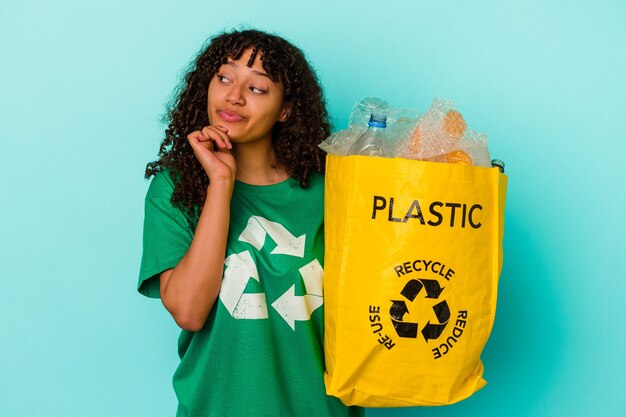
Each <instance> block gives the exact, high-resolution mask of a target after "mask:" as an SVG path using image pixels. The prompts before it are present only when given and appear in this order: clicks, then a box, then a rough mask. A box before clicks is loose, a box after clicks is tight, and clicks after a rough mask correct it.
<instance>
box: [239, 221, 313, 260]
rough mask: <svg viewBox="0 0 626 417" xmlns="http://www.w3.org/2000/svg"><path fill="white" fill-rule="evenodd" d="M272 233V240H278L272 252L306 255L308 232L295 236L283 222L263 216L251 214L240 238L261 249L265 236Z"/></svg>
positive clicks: (298, 255)
mask: <svg viewBox="0 0 626 417" xmlns="http://www.w3.org/2000/svg"><path fill="white" fill-rule="evenodd" d="M266 235H270V237H271V238H272V240H273V241H274V242H276V247H275V248H274V250H273V251H272V252H271V253H272V254H274V255H275V254H282V255H291V256H297V257H299V258H302V257H304V244H305V242H306V234H303V235H302V236H298V237H295V236H294V235H292V234H291V233H290V232H289V230H287V229H286V228H285V227H284V226H283V225H282V224H280V223H276V222H272V221H269V220H267V219H265V218H263V217H261V216H251V217H250V219H248V224H247V225H246V228H245V229H244V231H243V232H241V235H239V240H240V241H242V242H247V243H249V244H251V245H252V246H254V247H255V248H256V250H258V251H261V248H262V247H263V244H264V243H265V236H266Z"/></svg>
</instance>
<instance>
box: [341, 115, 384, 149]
mask: <svg viewBox="0 0 626 417" xmlns="http://www.w3.org/2000/svg"><path fill="white" fill-rule="evenodd" d="M367 125H368V128H367V130H366V131H365V132H363V134H362V135H361V136H359V138H357V140H356V141H354V143H353V144H352V146H350V150H349V154H350V155H363V156H388V153H389V151H388V147H389V144H388V142H387V134H386V132H385V128H386V127H387V116H386V115H384V114H379V113H372V114H371V115H370V121H369V122H368V123H367Z"/></svg>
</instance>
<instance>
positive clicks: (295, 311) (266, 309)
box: [139, 172, 363, 417]
mask: <svg viewBox="0 0 626 417" xmlns="http://www.w3.org/2000/svg"><path fill="white" fill-rule="evenodd" d="M173 190H174V183H173V182H172V179H171V178H170V175H169V173H167V172H163V173H160V174H157V175H156V176H155V177H154V179H153V180H152V183H151V185H150V188H149V190H148V194H147V196H146V212H145V223H144V252H143V258H142V262H141V272H140V277H139V291H140V292H141V293H142V294H144V295H147V296H150V297H158V296H159V282H158V274H159V273H161V272H162V271H164V270H166V269H169V268H173V267H175V266H176V264H177V263H178V262H179V261H180V259H181V258H182V257H183V255H184V254H185V253H186V252H187V249H188V248H189V245H190V244H191V240H192V238H193V230H192V229H191V228H190V227H189V225H188V222H187V220H186V217H185V216H184V214H183V213H182V212H181V211H180V210H179V209H177V208H175V207H173V206H172V204H171V202H170V198H171V196H172V192H173ZM323 193H324V181H323V177H321V176H316V177H314V178H311V181H310V186H309V187H308V188H307V189H302V188H301V187H300V186H299V184H298V183H297V181H295V180H293V179H288V180H286V181H284V182H281V183H278V184H274V185H268V186H253V185H249V184H244V183H241V182H236V183H235V187H234V190H233V196H232V200H231V219H230V227H229V233H228V243H227V253H226V261H225V266H224V277H223V280H222V287H221V289H220V295H219V298H218V300H216V302H215V304H214V306H213V309H212V310H211V313H210V315H209V317H208V319H207V321H206V323H205V325H204V328H203V329H202V330H200V331H198V332H195V333H194V332H187V331H182V333H181V335H180V338H179V343H178V351H179V355H180V358H181V363H180V365H179V367H178V369H177V370H176V373H175V374H174V389H175V391H176V395H177V397H178V401H179V406H178V412H177V416H178V417H182V416H188V417H208V416H220V417H221V416H235V417H236V416H246V417H254V416H268V417H277V416H307V417H309V416H310V417H316V416H320V417H323V416H362V415H363V409H361V408H356V407H351V408H349V407H346V406H344V405H343V404H342V403H341V402H340V401H339V400H338V399H337V398H334V397H330V396H327V395H326V392H325V388H324V381H323V372H324V363H323V357H324V356H323V321H324V320H323V308H322V305H323V296H322V280H323V271H322V265H323V256H324V235H323V230H324V229H323V205H324V201H323Z"/></svg>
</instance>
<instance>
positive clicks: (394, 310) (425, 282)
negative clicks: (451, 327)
mask: <svg viewBox="0 0 626 417" xmlns="http://www.w3.org/2000/svg"><path fill="white" fill-rule="evenodd" d="M422 289H424V293H425V297H424V298H425V299H435V300H436V299H438V298H439V295H440V294H441V292H442V291H443V290H444V289H443V288H441V286H440V285H439V281H437V280H433V279H424V278H420V279H412V280H410V281H409V282H407V283H406V285H405V286H404V288H403V289H402V291H400V294H401V295H402V296H403V297H404V298H405V299H406V300H408V301H410V302H411V303H413V301H414V300H415V298H417V296H418V294H420V292H421V291H422ZM391 303H392V304H391V308H390V309H389V314H390V315H391V322H392V323H393V327H394V328H395V329H396V333H397V334H398V336H400V337H406V338H413V339H415V338H417V330H418V326H419V324H418V323H414V322H407V321H404V315H405V314H407V313H409V308H408V306H407V305H406V302H405V301H404V300H391ZM433 311H434V313H435V317H437V322H431V321H430V320H429V321H428V322H427V323H426V325H425V326H423V328H422V336H423V337H424V340H425V341H426V342H428V340H432V339H437V338H438V337H439V336H441V333H443V330H444V329H445V328H446V326H447V324H448V320H450V308H449V307H448V303H447V302H446V300H443V301H441V302H439V303H437V304H435V305H434V306H433Z"/></svg>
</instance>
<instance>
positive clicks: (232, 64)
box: [224, 60, 271, 79]
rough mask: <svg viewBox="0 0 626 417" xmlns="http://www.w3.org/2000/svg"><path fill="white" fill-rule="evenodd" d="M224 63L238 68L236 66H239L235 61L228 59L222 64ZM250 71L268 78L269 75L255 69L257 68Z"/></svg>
mask: <svg viewBox="0 0 626 417" xmlns="http://www.w3.org/2000/svg"><path fill="white" fill-rule="evenodd" d="M224 65H230V66H231V67H233V68H238V67H239V66H238V65H237V63H236V62H235V61H230V60H229V61H226V64H224ZM252 73H253V74H256V75H261V76H263V77H267V78H270V76H269V75H267V73H265V72H261V71H257V70H252ZM270 79H271V78H270Z"/></svg>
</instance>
